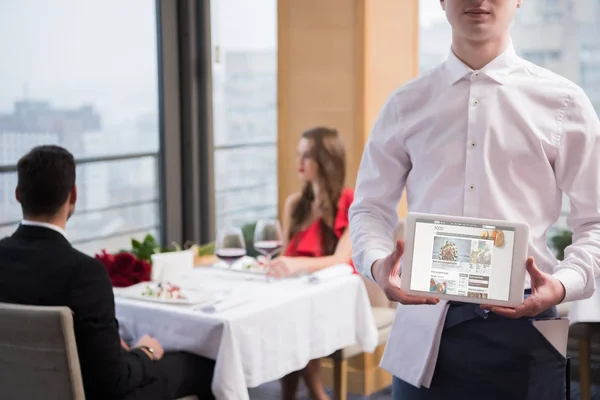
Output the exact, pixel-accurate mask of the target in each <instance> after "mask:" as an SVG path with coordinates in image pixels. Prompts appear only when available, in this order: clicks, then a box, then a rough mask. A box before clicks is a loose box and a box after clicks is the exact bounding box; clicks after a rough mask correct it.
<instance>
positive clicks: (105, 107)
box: [0, 0, 159, 254]
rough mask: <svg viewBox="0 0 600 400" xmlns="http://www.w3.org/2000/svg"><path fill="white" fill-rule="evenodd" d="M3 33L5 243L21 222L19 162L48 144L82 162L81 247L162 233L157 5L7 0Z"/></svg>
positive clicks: (75, 238)
mask: <svg viewBox="0 0 600 400" xmlns="http://www.w3.org/2000/svg"><path fill="white" fill-rule="evenodd" d="M24 21H26V23H25V22H24ZM0 26H2V29H3V33H4V35H0V54H3V55H4V56H5V57H4V58H3V62H1V63H0V76H2V80H1V82H0V237H3V236H5V235H9V234H11V233H12V232H13V231H14V229H15V227H16V225H17V224H18V222H19V220H20V219H21V211H20V207H19V205H18V203H17V202H16V201H15V200H14V188H15V186H16V179H17V178H16V172H15V164H16V162H17V160H18V159H19V158H20V157H21V156H22V155H23V154H25V153H26V152H27V151H29V150H30V149H31V148H32V147H34V146H37V145H42V144H58V145H61V146H63V147H65V148H67V149H68V150H70V151H71V152H72V153H73V154H74V156H75V158H76V159H77V160H78V167H77V185H78V189H79V201H78V203H77V209H76V212H75V215H74V216H73V218H72V219H71V221H70V222H69V225H68V227H67V233H68V236H69V239H70V240H71V241H72V243H73V244H74V246H75V247H77V248H79V249H80V250H82V251H84V252H86V253H89V254H93V253H95V252H97V251H99V250H101V249H103V248H106V249H107V250H109V251H115V250H119V249H121V248H124V247H128V245H129V242H130V238H131V237H140V236H142V235H145V234H146V233H151V234H153V235H158V230H159V215H158V214H159V198H158V197H159V196H158V183H157V182H158V178H157V175H158V174H157V165H158V162H157V160H158V142H159V140H158V139H159V129H158V126H159V122H158V77H157V70H158V68H157V65H158V64H157V43H156V37H157V33H156V9H155V3H154V2H153V1H147V0H128V1H125V2H123V1H120V0H90V1H83V2H81V1H76V0H54V1H52V2H46V1H38V0H6V1H2V2H1V3H0Z"/></svg>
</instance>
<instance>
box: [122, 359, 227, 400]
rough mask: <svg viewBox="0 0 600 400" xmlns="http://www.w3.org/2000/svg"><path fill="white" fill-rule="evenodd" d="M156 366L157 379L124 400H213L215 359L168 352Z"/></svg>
mask: <svg viewBox="0 0 600 400" xmlns="http://www.w3.org/2000/svg"><path fill="white" fill-rule="evenodd" d="M155 365H156V367H157V369H158V379H157V380H155V381H154V382H152V383H151V384H149V385H147V386H144V387H141V388H139V389H137V390H135V391H134V392H132V393H130V394H129V395H127V396H126V397H125V398H124V399H123V400H175V399H178V398H180V397H185V396H189V395H196V396H198V398H199V399H200V400H211V399H214V396H213V394H212V391H211V388H210V386H211V383H212V377H213V371H214V366H215V362H214V361H213V360H209V359H207V358H204V357H200V356H197V355H194V354H190V353H185V352H169V353H165V354H164V356H163V358H161V359H160V360H158V361H156V364H155Z"/></svg>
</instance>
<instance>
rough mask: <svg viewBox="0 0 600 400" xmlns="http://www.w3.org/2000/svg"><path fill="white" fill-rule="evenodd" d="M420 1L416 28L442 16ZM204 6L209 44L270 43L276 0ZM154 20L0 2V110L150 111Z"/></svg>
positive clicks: (115, 5) (114, 7) (60, 4)
mask: <svg viewBox="0 0 600 400" xmlns="http://www.w3.org/2000/svg"><path fill="white" fill-rule="evenodd" d="M299 1H300V0H299ZM369 1H377V0H369ZM398 1H402V0H398ZM420 7H421V10H420V11H421V12H420V22H421V24H422V25H423V26H428V25H429V24H431V23H433V22H436V21H439V20H443V19H444V14H443V12H442V11H441V8H440V6H439V2H438V0H420ZM211 8H212V14H213V15H212V34H213V44H219V45H220V46H221V47H222V48H223V49H224V50H225V51H226V50H238V49H246V50H264V49H272V50H275V49H276V47H277V43H276V42H277V0H211ZM155 18H156V11H155V0H52V1H48V0H1V1H0V26H1V27H2V33H3V34H2V35H0V54H1V55H2V56H1V59H0V113H2V114H3V113H7V112H11V110H12V108H13V103H14V102H15V100H17V99H22V98H23V97H26V96H27V97H28V98H31V99H42V100H44V99H46V100H51V101H52V102H53V105H54V106H56V107H78V106H81V105H82V104H85V103H93V104H95V105H96V106H97V107H98V108H99V110H100V112H102V114H103V116H104V117H105V118H110V119H114V120H119V119H122V118H127V117H128V116H131V115H139V114H144V113H152V112H156V108H157V101H158V100H157V70H158V69H157V55H156V21H155Z"/></svg>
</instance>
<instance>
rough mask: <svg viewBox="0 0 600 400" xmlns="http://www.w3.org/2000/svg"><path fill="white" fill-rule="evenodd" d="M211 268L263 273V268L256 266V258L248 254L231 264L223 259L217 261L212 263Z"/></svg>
mask: <svg viewBox="0 0 600 400" xmlns="http://www.w3.org/2000/svg"><path fill="white" fill-rule="evenodd" d="M212 268H215V269H219V270H225V271H233V272H245V273H247V274H254V275H264V274H265V270H264V268H262V267H260V266H258V262H257V261H256V259H254V258H252V257H248V256H244V257H242V258H241V259H239V260H238V261H236V262H235V263H233V264H232V265H231V266H230V265H229V264H227V263H226V262H224V261H217V262H216V263H214V264H213V265H212Z"/></svg>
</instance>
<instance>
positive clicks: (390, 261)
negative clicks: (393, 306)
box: [371, 240, 440, 304]
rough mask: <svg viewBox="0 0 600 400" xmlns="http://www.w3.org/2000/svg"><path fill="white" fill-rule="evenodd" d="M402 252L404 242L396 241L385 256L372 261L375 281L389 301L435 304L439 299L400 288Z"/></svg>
mask: <svg viewBox="0 0 600 400" xmlns="http://www.w3.org/2000/svg"><path fill="white" fill-rule="evenodd" d="M402 254H404V242H403V241H402V240H397V241H396V249H395V250H394V251H393V252H392V254H390V255H389V256H387V257H386V258H380V259H379V260H377V261H375V262H374V263H373V266H372V267H371V272H372V273H373V277H374V278H375V282H377V284H378V285H379V287H380V288H381V289H382V290H383V293H385V295H386V297H387V298H388V299H389V300H390V301H397V302H399V303H401V304H437V303H438V302H439V301H440V300H439V299H436V298H432V297H420V296H409V295H407V294H406V293H404V292H403V291H402V289H400V257H402Z"/></svg>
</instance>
